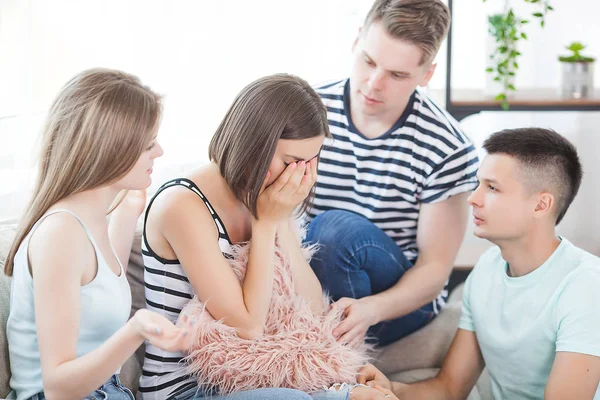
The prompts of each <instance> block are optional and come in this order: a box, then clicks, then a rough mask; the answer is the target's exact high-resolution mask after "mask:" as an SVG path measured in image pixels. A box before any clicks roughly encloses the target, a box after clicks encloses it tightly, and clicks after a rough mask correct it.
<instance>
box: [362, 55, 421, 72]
mask: <svg viewBox="0 0 600 400" xmlns="http://www.w3.org/2000/svg"><path fill="white" fill-rule="evenodd" d="M362 53H363V56H365V57H366V58H368V59H369V61H371V62H372V63H373V64H376V62H375V61H374V60H373V58H372V57H371V56H370V55H368V54H367V52H366V51H364V50H363V51H362ZM390 72H391V73H392V74H396V75H402V76H410V72H406V71H390Z"/></svg>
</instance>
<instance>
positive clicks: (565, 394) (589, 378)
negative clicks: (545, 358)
mask: <svg viewBox="0 0 600 400" xmlns="http://www.w3.org/2000/svg"><path fill="white" fill-rule="evenodd" d="M599 383H600V357H596V356H592V355H589V354H581V353H570V352H566V351H559V352H557V353H556V358H555V359H554V364H552V371H551V372H550V377H549V378H548V383H547V385H546V391H545V393H544V398H545V399H546V400H557V399H590V400H591V399H593V398H594V394H595V393H596V389H598V384H599Z"/></svg>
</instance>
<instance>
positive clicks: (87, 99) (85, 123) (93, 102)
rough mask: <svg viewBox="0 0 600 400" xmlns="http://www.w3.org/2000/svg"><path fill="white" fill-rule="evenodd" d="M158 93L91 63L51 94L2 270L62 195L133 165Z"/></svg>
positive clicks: (147, 137)
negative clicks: (29, 187) (29, 190)
mask: <svg viewBox="0 0 600 400" xmlns="http://www.w3.org/2000/svg"><path fill="white" fill-rule="evenodd" d="M160 101H161V98H160V96H159V95H157V94H156V93H154V92H153V91H152V90H150V89H149V88H148V87H146V86H144V85H142V84H141V82H140V80H139V79H138V78H137V77H136V76H133V75H130V74H127V73H124V72H121V71H115V70H109V69H91V70H87V71H84V72H82V73H80V74H78V75H77V76H75V77H74V78H73V79H71V80H70V81H69V82H68V83H67V84H66V85H65V86H64V87H63V88H62V90H61V92H60V93H59V95H58V97H57V98H56V99H55V100H54V103H53V104H52V107H51V108H50V111H49V113H48V117H47V120H46V124H45V126H44V129H43V132H42V148H41V156H40V160H39V167H38V176H37V182H36V185H35V188H34V191H33V196H32V198H31V200H30V202H29V204H28V206H27V208H26V211H25V213H24V215H23V217H22V218H21V221H20V224H19V227H18V228H17V233H16V236H15V240H14V242H13V244H12V247H11V249H10V251H9V253H8V256H7V258H6V264H5V266H4V273H5V274H6V275H8V276H12V273H13V267H14V258H15V255H16V253H17V250H18V249H19V246H20V245H21V243H22V242H23V240H24V239H25V237H26V236H27V235H28V234H29V232H30V231H31V228H32V227H33V225H34V224H35V223H36V222H37V221H38V220H39V219H40V218H41V217H42V216H43V215H44V214H45V213H46V212H47V211H48V209H49V208H50V207H51V206H52V205H54V204H56V203H57V202H58V201H60V200H62V199H64V198H65V197H67V196H70V195H73V194H76V193H80V192H83V191H85V190H90V189H95V188H99V187H102V186H106V185H109V184H111V183H114V182H116V181H117V180H119V179H120V178H122V177H123V176H124V175H125V174H127V172H129V171H130V170H131V168H133V166H134V165H135V163H136V161H137V160H138V158H139V157H140V155H141V154H142V152H143V151H144V150H145V149H146V147H147V146H148V144H149V143H150V141H151V140H152V135H153V134H154V131H155V128H156V127H157V125H158V121H159V119H160V114H161V109H162V107H161V102H160Z"/></svg>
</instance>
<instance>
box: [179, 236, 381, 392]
mask: <svg viewBox="0 0 600 400" xmlns="http://www.w3.org/2000/svg"><path fill="white" fill-rule="evenodd" d="M249 248H250V246H249V244H244V245H239V246H235V247H234V249H233V251H234V258H233V260H230V264H231V267H232V269H233V271H234V272H235V274H236V276H237V278H238V280H239V281H240V282H242V281H243V280H244V276H245V272H246V266H247V264H248V256H249ZM304 252H305V255H306V258H307V259H310V256H311V255H312V253H313V252H314V248H306V249H304ZM274 276H275V279H274V284H273V297H272V299H271V305H270V308H269V313H268V316H267V320H266V323H265V327H264V333H263V335H261V336H260V337H258V338H256V339H253V340H247V339H242V338H240V337H239V336H238V335H237V333H236V330H235V329H234V328H231V327H229V326H227V325H225V324H224V323H222V321H215V319H214V318H213V317H212V316H211V315H210V313H209V312H208V310H207V309H206V308H205V306H204V304H203V303H202V302H200V301H199V300H198V299H197V298H194V299H193V300H192V301H191V302H190V303H189V304H188V305H186V307H185V308H184V310H183V311H182V313H181V316H183V315H187V316H188V317H189V318H196V319H197V320H199V321H200V323H199V324H198V329H197V331H196V332H195V333H194V335H195V337H193V338H192V339H193V343H194V345H193V347H192V348H191V350H190V351H189V353H188V355H187V357H186V361H187V362H188V372H189V373H191V374H194V375H195V376H196V377H197V378H198V384H199V385H205V387H208V388H216V389H218V390H219V391H220V392H221V393H232V392H237V391H242V390H250V389H256V388H269V387H284V388H293V389H299V390H302V391H304V392H307V393H311V392H315V391H318V390H321V389H323V388H324V387H329V386H331V385H333V384H335V383H343V382H347V383H356V373H357V372H358V369H359V368H360V367H361V366H363V365H364V364H365V363H366V362H367V361H368V356H367V353H368V350H369V346H368V345H366V344H365V343H364V342H361V343H359V344H355V345H353V346H349V345H342V344H340V343H339V342H337V341H336V339H335V337H334V336H333V334H332V331H333V329H334V328H335V327H336V326H337V325H338V324H339V323H340V321H341V320H342V318H343V310H340V309H338V308H333V309H330V307H329V304H330V300H329V298H327V296H325V295H324V296H323V304H324V310H326V311H325V312H324V313H323V314H322V315H316V314H315V313H314V312H313V311H312V310H311V308H310V305H309V303H308V302H307V301H306V300H305V299H304V298H303V297H301V296H299V295H298V294H297V293H296V292H295V290H294V282H293V276H292V273H291V270H290V265H289V261H288V258H287V256H286V254H284V253H283V252H282V250H281V248H279V247H277V249H276V252H275V274H274ZM181 316H180V319H181Z"/></svg>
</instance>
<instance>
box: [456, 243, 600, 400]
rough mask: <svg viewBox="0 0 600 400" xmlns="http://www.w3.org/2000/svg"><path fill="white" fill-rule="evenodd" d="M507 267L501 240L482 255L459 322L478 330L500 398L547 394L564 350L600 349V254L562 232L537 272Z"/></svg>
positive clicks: (599, 396) (591, 351)
mask: <svg viewBox="0 0 600 400" xmlns="http://www.w3.org/2000/svg"><path fill="white" fill-rule="evenodd" d="M507 267H508V265H507V263H506V261H505V260H504V259H503V258H502V254H501V252H500V249H499V248H498V247H494V248H492V249H490V250H488V251H487V252H486V253H485V254H484V255H483V256H482V257H481V258H480V259H479V261H478V262H477V265H476V266H475V268H474V269H473V272H471V274H470V275H469V278H468V279H467V282H466V284H465V289H464V296H463V308H462V316H461V319H460V322H459V325H458V326H459V328H461V329H465V330H468V331H473V332H475V333H476V335H477V340H478V341H479V347H480V348H481V352H482V354H483V358H484V360H485V363H486V367H487V369H488V371H489V374H490V377H491V381H492V393H493V396H494V399H496V400H500V399H543V398H544V390H545V387H546V383H547V382H548V377H549V375H550V371H551V370H552V364H553V363H554V356H555V353H556V352H557V351H568V352H573V353H583V354H590V355H593V356H596V357H600V301H598V297H597V296H596V293H597V292H598V290H599V289H600V259H599V258H598V257H596V256H593V255H591V254H589V253H587V252H585V251H583V250H581V249H579V248H577V247H575V246H574V245H573V244H571V243H570V242H569V241H568V240H566V239H564V238H563V239H562V241H561V243H560V244H559V246H558V247H557V248H556V250H555V251H554V253H553V254H552V255H551V256H550V258H548V260H546V262H545V263H544V264H542V265H541V266H540V267H539V268H537V269H536V270H534V271H532V272H531V273H529V274H527V275H525V276H521V277H510V276H508V274H507ZM594 399H595V400H600V389H599V390H598V391H597V392H596V395H595V397H594Z"/></svg>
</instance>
